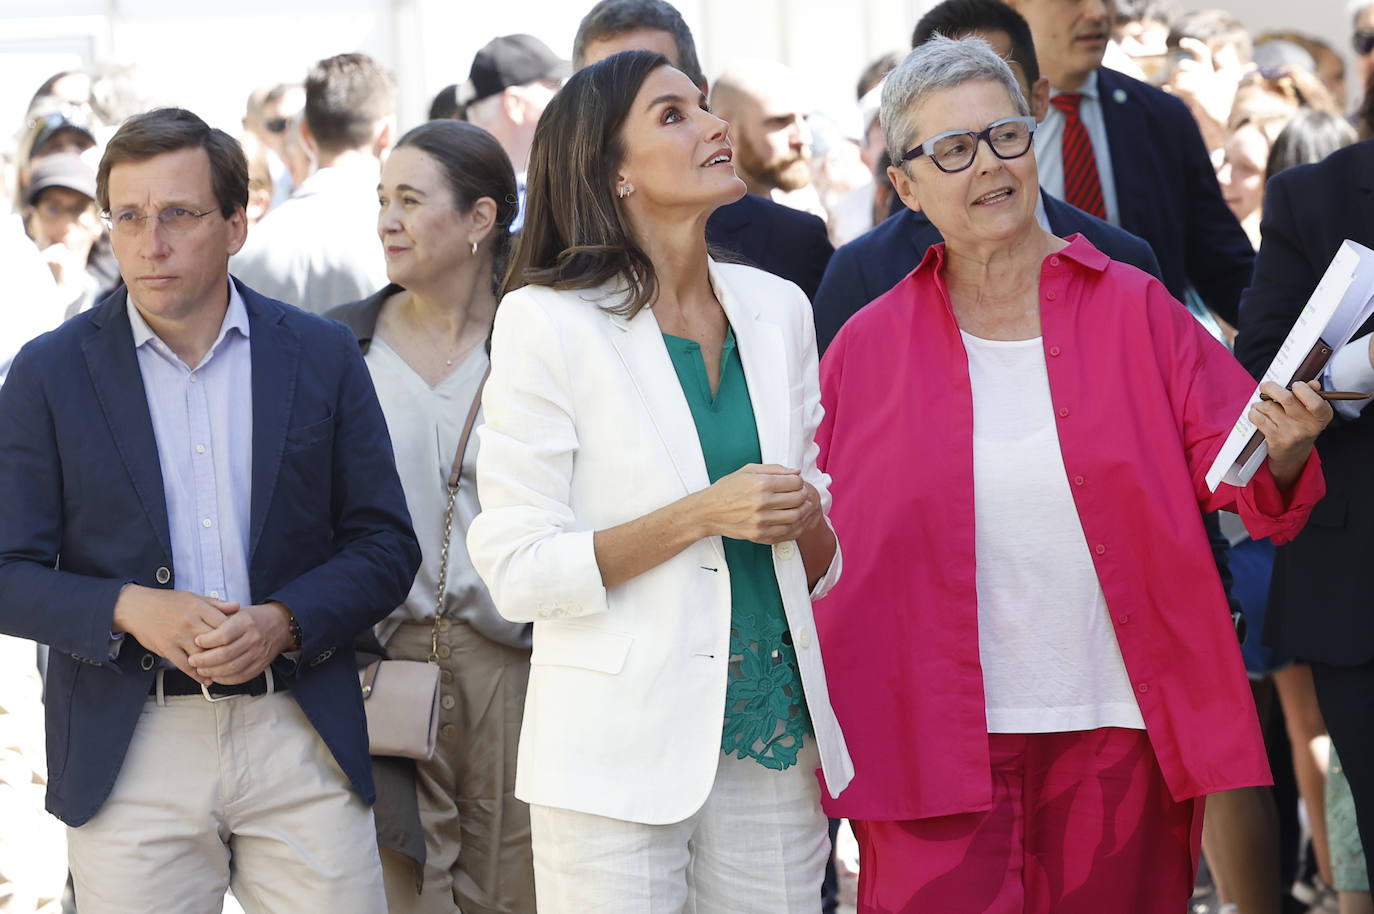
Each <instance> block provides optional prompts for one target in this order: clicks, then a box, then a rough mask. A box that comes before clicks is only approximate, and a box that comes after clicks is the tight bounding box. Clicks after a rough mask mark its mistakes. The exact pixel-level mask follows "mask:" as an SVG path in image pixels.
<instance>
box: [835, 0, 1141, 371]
mask: <svg viewBox="0 0 1374 914" xmlns="http://www.w3.org/2000/svg"><path fill="white" fill-rule="evenodd" d="M937 33H938V34H941V35H945V36H948V37H951V38H966V37H968V36H970V35H974V36H977V37H979V38H982V39H984V40H985V41H987V42H988V43H989V44H991V45H992V47H993V49H994V50H995V51H997V52H998V53H999V54H1001V55H1002V57H1004V58H1006V60H1007V62H1008V63H1009V64H1010V65H1011V70H1012V73H1014V74H1015V75H1016V81H1017V82H1018V83H1019V84H1020V85H1021V91H1022V92H1024V93H1025V95H1026V100H1027V101H1028V102H1029V103H1030V107H1031V114H1032V115H1033V116H1034V117H1035V119H1036V120H1037V121H1038V120H1040V119H1042V118H1044V116H1045V110H1046V107H1047V105H1048V94H1049V82H1048V80H1046V79H1045V78H1044V77H1042V76H1041V75H1040V68H1039V65H1038V64H1037V61H1036V56H1035V45H1034V44H1033V43H1032V40H1031V34H1030V28H1029V27H1028V26H1027V25H1026V21H1025V20H1024V19H1022V18H1021V17H1020V16H1019V15H1017V13H1016V11H1015V10H1013V9H1011V8H1010V7H1008V6H1006V5H1004V4H1003V3H1002V2H1001V0H946V2H944V3H941V4H939V5H938V6H936V7H934V8H933V9H931V10H930V11H929V12H928V13H927V14H926V15H925V16H924V17H923V18H922V19H921V21H920V22H918V23H916V29H915V31H914V32H913V34H912V36H911V44H912V47H916V46H918V45H921V44H924V43H925V42H927V41H929V40H930V38H931V36H932V35H935V34H937ZM1037 215H1038V216H1039V217H1040V218H1041V222H1042V224H1044V225H1045V227H1046V228H1047V229H1048V230H1049V231H1051V232H1053V233H1054V234H1056V235H1059V236H1060V237H1067V236H1069V235H1072V234H1075V233H1081V234H1082V235H1083V236H1084V237H1086V238H1087V239H1088V240H1089V241H1091V242H1092V243H1093V244H1094V245H1095V246H1096V247H1097V248H1098V249H1099V250H1100V251H1102V253H1104V254H1106V255H1107V256H1108V257H1110V258H1112V259H1113V260H1119V261H1122V262H1123V263H1129V264H1131V265H1133V266H1136V267H1139V268H1140V269H1142V270H1145V271H1146V272H1148V273H1151V274H1153V275H1155V276H1159V275H1160V270H1159V264H1158V263H1157V262H1156V260H1155V256H1154V253H1153V252H1152V251H1151V250H1150V246H1149V245H1148V244H1146V243H1145V242H1144V241H1141V240H1140V239H1139V238H1137V237H1135V236H1134V235H1132V234H1130V233H1129V232H1126V231H1123V230H1121V229H1119V228H1117V227H1116V226H1114V225H1111V224H1109V223H1107V222H1104V221H1102V220H1101V219H1097V218H1094V217H1092V216H1089V215H1088V214H1087V213H1085V212H1083V211H1082V210H1080V209H1077V208H1075V207H1072V206H1069V205H1068V204H1067V203H1063V202H1061V201H1059V200H1056V199H1054V198H1053V197H1051V196H1050V195H1049V194H1047V193H1045V192H1044V190H1043V188H1042V189H1041V191H1040V211H1039V212H1038V213H1037ZM943 240H944V239H943V238H942V237H941V236H940V231H939V229H937V228H935V226H933V225H931V224H930V220H929V219H927V218H926V217H925V214H924V213H920V212H917V211H914V210H909V209H906V208H903V209H902V210H901V211H899V212H897V213H895V214H893V215H891V216H889V217H888V218H887V219H885V220H884V221H883V222H881V223H879V224H878V225H877V226H875V227H874V228H873V229H872V230H870V231H868V232H867V233H865V234H863V235H861V236H860V237H858V238H856V239H854V240H853V241H851V242H849V243H848V244H846V245H843V246H841V247H840V249H839V250H838V251H836V252H835V256H834V257H832V258H831V259H830V264H829V266H828V267H826V271H825V276H824V278H823V279H822V280H821V286H820V289H819V290H818V291H817V293H816V296H815V298H814V300H813V303H812V307H813V309H814V311H815V316H816V343H817V345H818V346H819V347H820V350H821V351H822V352H824V351H825V348H826V347H827V346H829V345H830V341H831V340H832V339H834V338H835V334H837V333H839V332H840V327H842V326H844V322H845V321H847V320H849V318H850V317H852V316H853V315H854V313H855V312H856V311H858V310H859V309H860V308H862V307H863V306H864V305H866V304H868V303H869V302H871V301H872V300H873V299H875V298H877V297H878V296H879V295H882V294H883V293H884V292H886V291H887V290H888V289H891V288H892V287H893V286H895V285H896V284H897V282H898V281H899V280H900V279H902V277H904V276H906V274H908V273H910V272H911V271H912V270H914V269H915V268H916V265H917V264H919V263H920V262H921V258H922V257H924V256H925V253H926V249H927V248H929V247H930V246H931V245H932V244H936V243H937V242H940V241H943Z"/></svg>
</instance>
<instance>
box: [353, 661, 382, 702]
mask: <svg viewBox="0 0 1374 914" xmlns="http://www.w3.org/2000/svg"><path fill="white" fill-rule="evenodd" d="M381 668H382V661H380V660H374V661H372V662H371V663H369V664H368V665H367V666H365V667H363V673H362V675H361V676H360V677H358V678H359V679H361V680H362V681H361V682H360V683H359V684H360V685H361V686H362V690H363V701H367V700H368V699H369V698H371V697H372V686H373V684H374V683H375V682H376V681H377V673H378V672H379V671H380V670H381Z"/></svg>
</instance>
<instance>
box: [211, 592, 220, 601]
mask: <svg viewBox="0 0 1374 914" xmlns="http://www.w3.org/2000/svg"><path fill="white" fill-rule="evenodd" d="M210 596H212V597H214V598H215V599H216V600H218V599H219V591H218V590H212V591H210Z"/></svg>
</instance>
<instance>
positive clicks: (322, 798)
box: [67, 692, 386, 914]
mask: <svg viewBox="0 0 1374 914" xmlns="http://www.w3.org/2000/svg"><path fill="white" fill-rule="evenodd" d="M164 702H165V703H163V704H159V702H158V700H157V699H156V698H151V697H150V698H149V699H148V701H147V703H146V704H145V705H144V707H143V712H142V715H141V716H140V717H139V721H138V725H137V727H136V728H135V729H134V736H133V742H132V743H131V744H130V746H129V752H128V755H127V756H125V759H124V765H123V767H122V768H120V771H119V776H118V778H116V780H115V784H114V789H113V790H112V791H111V793H110V796H109V798H108V799H107V800H106V801H105V803H104V805H103V806H101V808H100V811H99V812H97V813H96V814H95V816H94V818H92V819H91V820H90V821H89V822H87V823H86V824H85V825H82V826H81V827H80V828H72V829H68V832H67V844H68V848H69V851H70V860H71V869H72V876H73V877H74V879H75V881H76V903H77V906H78V908H79V909H80V911H81V914H151V912H167V914H218V912H219V911H220V910H221V907H222V905H223V903H224V893H225V890H226V889H228V888H229V887H231V886H232V888H233V890H234V896H235V897H236V898H237V899H238V902H239V903H240V904H241V905H242V906H243V910H244V911H246V912H249V914H269V912H270V914H300V912H305V911H328V912H330V914H379V912H382V911H385V910H386V901H385V893H384V892H383V888H382V874H381V865H380V861H379V860H378V856H377V838H376V829H375V827H374V826H373V824H372V810H371V809H369V808H368V807H367V806H366V804H364V803H363V801H362V800H361V799H360V798H359V797H358V795H357V793H355V792H354V791H353V788H352V787H351V786H350V785H349V783H348V779H347V778H346V777H345V776H344V773H343V771H342V770H341V769H340V768H339V766H338V764H337V763H336V762H335V761H334V757H333V755H331V754H330V752H329V749H328V747H326V746H325V744H324V741H323V740H322V739H320V736H319V734H318V733H316V732H315V728H314V727H312V726H311V725H310V722H309V721H308V720H306V717H305V714H304V713H303V712H302V711H301V709H300V706H299V705H297V704H296V700H295V699H294V698H292V697H291V695H290V693H287V692H276V693H272V694H267V695H262V696H259V697H257V698H250V697H248V696H234V697H232V698H227V699H224V700H222V701H216V702H214V703H211V702H208V701H206V700H205V699H204V698H203V697H201V696H199V695H192V696H184V697H169V698H166V699H164Z"/></svg>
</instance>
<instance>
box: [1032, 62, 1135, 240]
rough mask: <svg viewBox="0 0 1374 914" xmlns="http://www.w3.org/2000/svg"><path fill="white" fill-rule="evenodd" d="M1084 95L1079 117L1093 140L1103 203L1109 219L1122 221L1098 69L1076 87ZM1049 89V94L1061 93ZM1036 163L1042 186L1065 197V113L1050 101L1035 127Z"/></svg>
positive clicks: (1113, 221) (1116, 221)
mask: <svg viewBox="0 0 1374 914" xmlns="http://www.w3.org/2000/svg"><path fill="white" fill-rule="evenodd" d="M1077 91H1078V93H1079V94H1080V95H1082V96H1083V98H1082V99H1081V100H1079V102H1078V118H1079V120H1081V121H1082V122H1083V129H1084V130H1086V131H1087V132H1088V139H1089V140H1091V141H1092V144H1093V158H1094V159H1096V160H1097V177H1098V181H1099V182H1100V183H1101V184H1102V204H1103V206H1104V207H1105V208H1106V210H1107V221H1108V222H1110V223H1111V224H1112V225H1118V226H1119V225H1121V209H1120V208H1119V207H1118V206H1117V204H1116V177H1115V176H1114V175H1113V174H1112V148H1111V146H1110V145H1108V143H1107V124H1106V122H1105V121H1104V120H1103V119H1102V100H1101V99H1100V98H1098V95H1097V71H1096V70H1094V71H1093V72H1092V73H1091V74H1089V76H1088V79H1087V81H1085V82H1084V83H1083V85H1081V86H1079V87H1078V89H1077ZM1059 94H1060V92H1059V90H1058V89H1050V97H1051V98H1053V97H1054V96H1056V95H1059ZM1035 164H1036V165H1037V166H1038V167H1039V169H1040V186H1041V187H1043V188H1044V189H1045V190H1047V191H1049V192H1050V193H1051V194H1053V195H1054V196H1055V197H1056V198H1058V199H1060V200H1063V199H1065V197H1064V113H1063V112H1062V111H1060V110H1059V109H1058V108H1056V107H1054V106H1053V105H1050V110H1049V113H1048V114H1046V115H1045V119H1044V120H1043V121H1041V122H1040V124H1039V126H1037V127H1036V128H1035Z"/></svg>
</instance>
